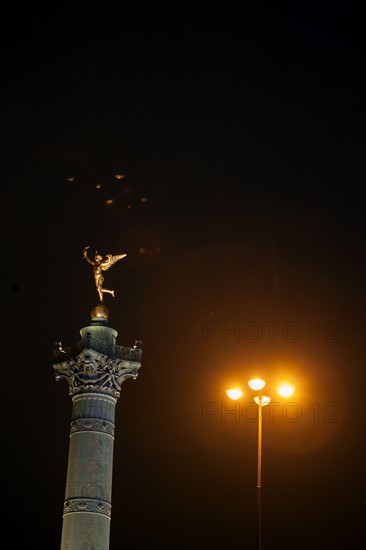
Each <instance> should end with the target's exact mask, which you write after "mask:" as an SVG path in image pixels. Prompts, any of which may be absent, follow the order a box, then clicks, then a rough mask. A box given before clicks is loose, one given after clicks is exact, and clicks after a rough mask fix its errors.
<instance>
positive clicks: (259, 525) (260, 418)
mask: <svg viewBox="0 0 366 550" xmlns="http://www.w3.org/2000/svg"><path fill="white" fill-rule="evenodd" d="M262 422H263V415H262V397H259V405H258V466H257V550H261V548H262Z"/></svg>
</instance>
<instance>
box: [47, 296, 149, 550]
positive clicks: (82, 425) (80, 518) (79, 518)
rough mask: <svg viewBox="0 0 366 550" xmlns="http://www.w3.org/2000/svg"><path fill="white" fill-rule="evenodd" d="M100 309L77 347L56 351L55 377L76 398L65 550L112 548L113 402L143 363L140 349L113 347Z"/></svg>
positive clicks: (113, 336) (112, 332)
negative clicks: (110, 546)
mask: <svg viewBox="0 0 366 550" xmlns="http://www.w3.org/2000/svg"><path fill="white" fill-rule="evenodd" d="M102 307H103V306H98V307H97V308H94V310H93V311H92V320H91V324H90V325H89V326H87V327H84V328H83V329H81V331H80V334H81V336H82V340H81V341H80V342H79V343H78V344H77V345H76V346H74V347H73V348H68V349H66V350H61V351H59V352H57V353H55V357H56V360H55V362H54V365H53V366H54V370H55V377H56V379H57V380H60V379H62V378H63V379H66V380H67V381H68V383H69V393H70V395H71V397H72V402H73V407H72V419H71V430H70V444H69V458H68V467H67V479H66V491H65V502H64V512H63V525H62V537H61V550H108V549H109V536H110V520H111V508H112V471H113V444H114V427H115V426H114V418H115V405H116V402H117V398H118V397H119V395H120V389H121V384H122V382H123V381H124V380H126V379H127V378H129V377H133V378H136V377H137V371H138V369H139V368H140V366H141V364H140V358H141V353H142V352H141V350H140V349H136V348H126V347H123V346H116V345H115V339H116V336H117V332H116V331H115V330H114V329H112V328H111V327H109V326H108V325H107V321H108V315H107V313H106V308H105V307H103V310H101V308H102ZM98 308H99V309H98ZM96 310H97V312H98V311H99V315H97V313H96ZM101 311H102V313H103V312H104V315H100V312H101ZM59 359H63V361H61V362H59Z"/></svg>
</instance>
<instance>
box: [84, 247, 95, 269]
mask: <svg viewBox="0 0 366 550" xmlns="http://www.w3.org/2000/svg"><path fill="white" fill-rule="evenodd" d="M88 248H90V246H86V247H85V248H84V250H83V256H84V258H85V259H86V261H87V262H89V263H90V264H91V265H94V262H93V261H92V260H91V259H90V258H89V256H88V253H87V250H88Z"/></svg>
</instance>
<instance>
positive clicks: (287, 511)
mask: <svg viewBox="0 0 366 550" xmlns="http://www.w3.org/2000/svg"><path fill="white" fill-rule="evenodd" d="M101 9H102V10H103V12H102V13H100V10H101ZM246 10H247V11H246ZM15 11H16V10H15V9H13V12H14V13H13V12H12V11H10V13H9V15H8V16H7V19H6V18H4V19H3V27H4V32H3V33H2V69H1V71H2V87H1V88H2V92H1V93H2V101H1V121H2V123H1V127H2V171H3V175H2V179H1V222H2V226H3V228H2V235H3V244H2V248H3V258H6V262H5V265H4V268H3V272H4V282H3V292H2V299H3V307H2V309H3V313H2V334H3V344H2V353H3V358H2V365H3V367H2V372H3V376H2V389H3V391H2V399H1V406H2V418H3V423H2V431H3V435H2V441H3V453H2V454H3V461H4V462H3V488H4V489H5V490H4V491H3V492H2V494H3V496H5V498H4V500H3V506H4V508H5V512H6V514H5V517H6V518H7V517H8V519H6V522H5V524H4V530H7V528H8V527H9V526H11V531H10V536H12V537H14V539H15V538H16V540H18V541H19V543H22V544H23V546H24V547H27V548H34V549H36V550H43V549H47V550H53V549H55V550H56V549H57V548H59V545H60V540H61V528H62V507H63V499H64V490H65V481H66V467H67V454H68V437H69V427H70V419H71V401H70V398H69V396H68V389H67V386H66V384H65V383H64V382H59V383H56V381H55V380H54V377H53V369H52V352H53V349H54V342H56V341H58V340H61V341H62V343H63V345H64V346H65V347H67V346H70V345H72V344H73V343H75V342H76V341H78V339H79V330H80V328H82V327H83V326H86V325H87V324H88V323H89V319H90V310H91V308H92V307H93V306H94V305H96V303H97V301H98V299H97V293H96V290H95V288H94V282H93V277H92V272H91V268H90V266H88V264H87V263H86V262H85V261H84V260H83V258H82V250H83V247H84V246H85V245H86V244H90V245H91V247H92V249H98V250H100V251H101V252H104V253H112V254H117V253H121V252H127V253H128V257H127V258H126V260H125V261H122V262H120V263H118V264H117V265H116V266H114V267H113V269H112V270H110V271H108V273H107V274H106V283H108V284H107V286H109V287H110V288H113V289H115V291H116V297H115V298H114V299H113V298H112V297H110V296H109V295H107V296H106V298H105V303H106V305H107V307H108V308H109V310H110V324H111V326H112V327H113V328H115V329H116V330H117V331H118V339H117V343H118V344H120V345H132V344H133V343H134V340H135V339H140V340H142V341H143V344H142V348H143V356H142V367H141V370H140V374H139V377H138V378H137V380H135V381H133V380H127V381H126V382H125V383H124V385H123V387H122V395H121V398H120V399H119V401H118V403H117V408H116V439H115V449H114V480H113V501H112V505H113V511H112V523H111V545H110V548H111V550H118V549H120V548H128V549H129V550H134V549H136V550H139V549H142V548H144V549H145V548H152V547H159V548H161V549H164V550H165V549H169V550H170V549H183V548H187V547H188V546H189V547H194V548H196V547H198V548H201V549H202V550H203V549H210V550H215V549H219V548H223V547H224V545H225V546H226V547H233V548H238V547H239V546H242V547H245V548H255V493H254V492H255V489H254V487H255V482H256V459H257V454H256V453H257V448H256V423H255V422H253V421H251V420H252V417H251V413H252V412H253V409H251V408H250V407H247V405H248V404H249V403H250V402H251V400H252V395H251V394H250V391H249V389H248V390H245V396H244V397H243V399H242V401H241V402H240V403H239V404H238V405H237V407H238V414H239V417H238V418H235V416H234V415H233V414H230V410H233V407H234V403H233V402H228V399H227V398H226V395H225V389H226V388H227V387H228V386H231V385H242V386H243V388H245V386H246V381H247V380H248V379H249V378H250V377H252V376H253V375H257V374H258V375H262V376H264V377H265V378H266V379H267V380H268V384H269V386H268V387H269V389H268V391H269V392H270V391H271V386H272V387H274V386H275V385H276V383H277V381H279V380H280V379H281V378H283V377H287V378H288V379H290V380H293V381H294V384H295V385H296V388H297V391H296V394H295V396H294V397H293V398H292V402H295V405H294V404H293V405H291V406H290V407H288V406H287V405H286V402H285V401H283V400H282V401H281V400H280V399H278V406H276V408H274V409H273V418H272V419H271V418H270V417H269V416H268V417H267V418H266V416H265V417H264V434H263V550H264V549H265V548H273V549H275V550H277V549H280V548H281V550H287V549H290V548H291V549H292V548H294V547H296V548H297V549H299V550H308V549H309V548H312V550H318V549H324V548H332V549H336V550H341V549H342V550H344V549H345V548H351V547H352V548H353V549H358V548H362V547H363V542H364V538H365V518H366V487H365V475H364V470H365V458H366V452H365V440H366V432H365V428H366V422H365V420H366V417H365V347H364V333H365V286H364V281H365V240H364V235H363V232H364V230H365V227H364V225H365V224H364V200H363V198H362V192H363V187H364V182H365V175H364V150H365V140H364V128H365V111H364V97H365V77H364V69H363V68H364V56H363V51H362V50H363V33H364V30H363V28H362V26H361V21H362V17H361V14H360V13H358V12H357V10H354V8H352V6H351V5H350V4H348V3H347V4H346V3H345V4H344V5H342V4H340V5H334V4H333V5H332V6H331V7H329V9H328V8H327V9H325V8H323V11H320V9H319V7H316V8H315V7H314V8H312V7H311V6H310V5H308V4H306V6H305V5H304V6H303V7H302V8H300V7H298V6H296V7H292V6H291V7H290V6H288V7H282V8H277V7H271V8H269V7H266V6H262V7H257V8H253V7H252V8H251V9H249V8H245V9H244V10H243V11H242V12H239V11H237V10H236V9H234V8H230V7H229V6H227V7H225V8H223V7H222V8H220V9H219V8H215V7H213V6H211V5H209V4H205V5H203V6H202V7H200V8H199V7H195V8H192V9H190V8H187V7H184V8H183V7H178V6H175V7H170V8H166V9H162V8H160V9H157V8H143V7H141V6H140V7H139V9H136V10H135V11H134V10H133V8H130V9H128V8H126V9H124V8H120V9H118V8H117V7H116V6H113V5H111V6H109V7H108V8H107V7H106V5H105V4H103V8H99V7H97V6H95V5H94V4H93V5H87V6H85V8H83V9H82V7H81V6H79V7H75V6H70V7H67V6H64V5H62V7H61V6H60V7H59V8H57V7H55V6H54V5H52V8H51V7H50V8H48V9H46V8H42V9H39V10H38V13H37V10H35V8H34V6H33V7H32V11H29V12H28V13H27V12H26V11H24V10H23V11H22V10H21V9H20V10H19V12H18V11H17V12H15ZM115 174H123V175H125V178H124V179H123V180H116V178H115ZM68 178H74V181H68ZM97 185H102V188H101V189H97V188H96V186H97ZM110 199H113V202H112V203H111V204H109V205H108V204H107V203H106V201H108V200H110ZM141 199H146V200H144V201H142V200H141ZM139 249H144V253H141V252H139ZM272 395H273V399H274V400H275V401H276V400H277V397H275V394H272ZM294 415H295V416H294ZM235 420H238V421H237V422H236V421H235ZM3 517H4V514H3Z"/></svg>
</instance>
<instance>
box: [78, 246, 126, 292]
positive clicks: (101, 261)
mask: <svg viewBox="0 0 366 550" xmlns="http://www.w3.org/2000/svg"><path fill="white" fill-rule="evenodd" d="M88 248H90V246H89V245H88V246H85V247H84V251H83V256H84V258H85V259H86V261H87V262H89V263H90V264H91V265H92V266H93V272H94V279H95V286H96V287H97V291H98V294H99V300H100V302H101V303H102V302H103V293H104V292H107V293H108V294H112V296H113V298H114V290H108V289H107V288H103V283H104V276H103V273H102V272H103V271H107V269H109V268H110V267H111V266H112V265H113V264H115V263H116V262H118V260H121V259H122V258H124V257H125V256H127V254H117V255H116V256H112V254H107V255H106V256H105V257H103V256H101V255H100V254H98V251H97V250H96V251H95V256H94V261H93V260H91V259H90V258H89V256H88V252H87V251H88Z"/></svg>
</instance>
